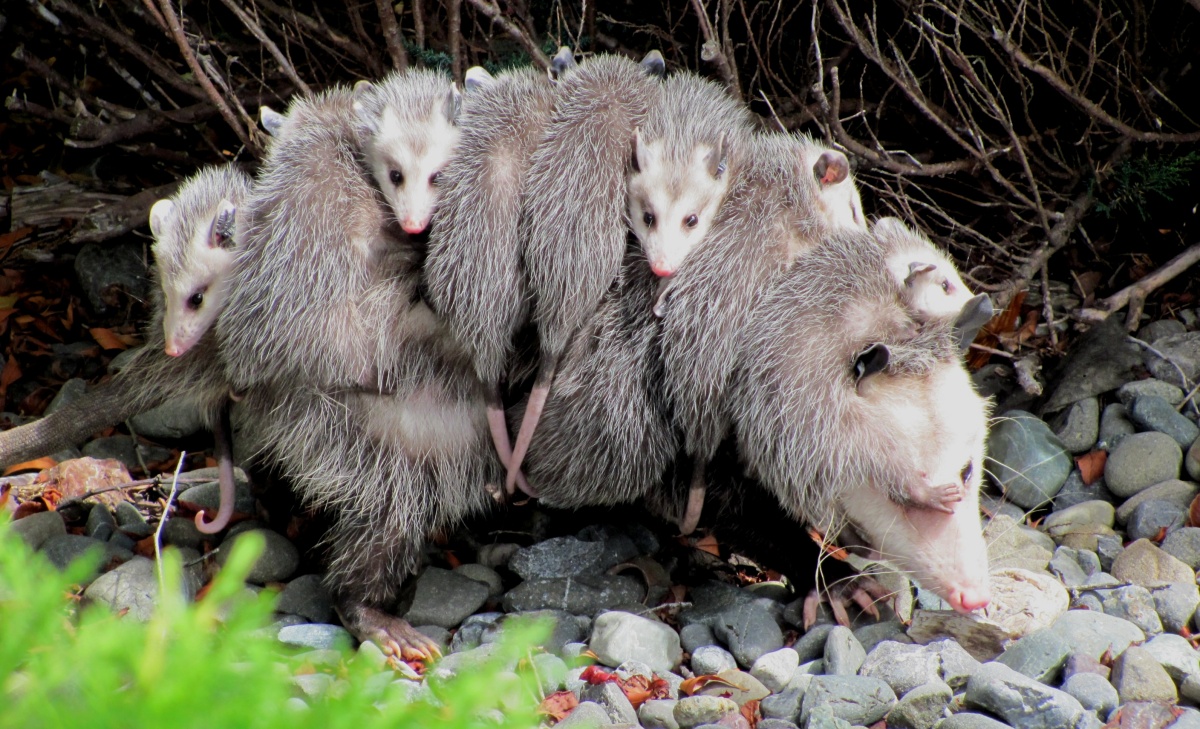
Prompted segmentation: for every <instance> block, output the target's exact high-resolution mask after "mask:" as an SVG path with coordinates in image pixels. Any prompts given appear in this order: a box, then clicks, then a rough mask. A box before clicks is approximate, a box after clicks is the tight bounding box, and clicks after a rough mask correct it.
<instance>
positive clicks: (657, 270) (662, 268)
mask: <svg viewBox="0 0 1200 729" xmlns="http://www.w3.org/2000/svg"><path fill="white" fill-rule="evenodd" d="M650 270H651V271H653V272H654V275H655V276H658V277H660V278H668V277H670V276H674V275H675V269H674V268H672V267H671V264H669V263H667V262H666V261H652V262H651V263H650Z"/></svg>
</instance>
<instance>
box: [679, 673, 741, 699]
mask: <svg viewBox="0 0 1200 729" xmlns="http://www.w3.org/2000/svg"><path fill="white" fill-rule="evenodd" d="M714 683H715V684H720V685H724V686H731V687H733V688H735V689H737V690H739V691H745V689H744V688H743V687H741V686H738V685H737V684H736V683H733V682H731V681H727V680H725V679H723V678H721V677H720V676H718V675H716V674H715V673H706V674H704V675H703V676H695V677H693V678H689V679H685V680H684V682H683V683H681V684H679V690H680V692H682V693H685V694H687V695H688V696H691V695H692V694H694V693H696V692H697V691H699V690H700V689H702V688H704V687H705V686H708V685H709V684H714Z"/></svg>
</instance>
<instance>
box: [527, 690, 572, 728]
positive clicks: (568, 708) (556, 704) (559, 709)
mask: <svg viewBox="0 0 1200 729" xmlns="http://www.w3.org/2000/svg"><path fill="white" fill-rule="evenodd" d="M576 706H579V699H577V698H575V694H574V693H572V692H570V691H558V692H556V693H552V694H550V695H549V696H547V697H546V698H545V699H543V700H542V703H540V704H538V708H537V713H539V714H545V715H546V716H548V717H550V718H551V719H553V720H554V721H556V722H559V721H562V720H563V719H565V718H567V715H568V714H570V713H571V712H572V711H574V710H575V707H576Z"/></svg>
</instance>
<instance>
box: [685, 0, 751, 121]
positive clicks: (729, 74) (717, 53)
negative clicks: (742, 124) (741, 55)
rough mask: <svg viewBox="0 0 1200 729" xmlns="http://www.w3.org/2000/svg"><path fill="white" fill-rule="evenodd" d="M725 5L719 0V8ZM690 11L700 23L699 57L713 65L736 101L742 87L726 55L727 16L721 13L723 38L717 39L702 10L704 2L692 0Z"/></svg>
mask: <svg viewBox="0 0 1200 729" xmlns="http://www.w3.org/2000/svg"><path fill="white" fill-rule="evenodd" d="M726 6H727V3H726V2H725V0H721V7H722V8H725V7H726ZM692 9H693V10H694V11H696V20H697V21H698V22H699V23H700V32H701V33H703V34H704V47H703V49H701V51H700V57H701V58H703V59H704V60H705V61H708V62H709V63H712V64H715V65H716V67H717V71H718V72H719V73H720V74H721V80H722V81H724V82H725V88H727V89H729V93H731V94H733V96H734V97H735V98H737V99H741V98H743V97H742V85H741V83H739V82H738V77H737V69H736V68H735V67H734V62H733V60H732V59H731V58H730V56H729V55H728V54H727V52H726V51H727V48H728V40H729V35H728V26H729V23H728V14H727V13H724V12H723V13H722V17H723V19H724V22H723V24H722V25H723V27H724V30H725V33H724V34H723V35H724V37H723V38H717V34H716V31H714V30H713V26H712V21H710V20H709V18H708V11H707V10H705V9H704V0H692Z"/></svg>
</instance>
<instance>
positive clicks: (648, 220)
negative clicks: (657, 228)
mask: <svg viewBox="0 0 1200 729" xmlns="http://www.w3.org/2000/svg"><path fill="white" fill-rule="evenodd" d="M642 222H643V223H645V224H646V227H648V228H653V227H654V213H643V214H642Z"/></svg>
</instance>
